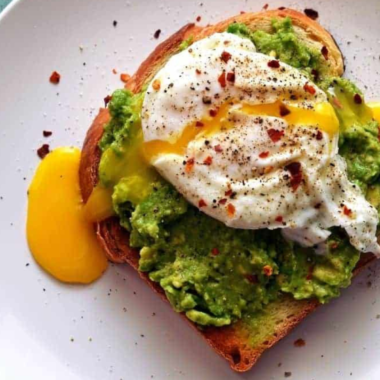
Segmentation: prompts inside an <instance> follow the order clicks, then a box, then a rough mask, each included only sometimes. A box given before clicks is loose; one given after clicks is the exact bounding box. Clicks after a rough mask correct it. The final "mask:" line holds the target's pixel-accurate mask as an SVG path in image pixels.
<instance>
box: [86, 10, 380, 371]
mask: <svg viewBox="0 0 380 380" xmlns="http://www.w3.org/2000/svg"><path fill="white" fill-rule="evenodd" d="M226 30H227V31H228V32H230V33H231V34H235V35H238V36H240V37H241V38H248V39H251V40H253V42H254V43H255V45H256V48H257V49H258V50H259V51H260V52H262V53H264V54H267V55H273V54H274V57H275V58H278V59H279V60H280V61H285V62H286V63H289V65H291V66H295V67H297V69H299V70H303V71H305V73H306V75H309V76H310V81H315V82H317V83H318V85H320V86H321V87H324V88H326V92H327V91H328V89H329V88H331V87H335V88H338V89H339V91H340V93H341V94H342V95H340V96H341V97H339V99H335V98H334V99H335V100H334V99H333V100H332V102H333V101H335V103H336V104H335V105H336V108H337V109H338V110H336V112H337V113H338V115H341V116H340V117H341V118H342V120H340V122H341V124H344V121H345V119H344V117H345V116H344V114H343V112H340V113H339V109H340V107H341V105H342V103H343V102H344V101H345V96H346V95H347V96H350V97H351V96H352V97H354V96H355V95H357V94H359V92H358V91H359V90H357V89H356V87H354V86H353V85H351V84H348V83H346V82H345V81H341V80H340V79H339V77H340V76H341V75H342V74H343V59H342V56H341V53H340V51H339V49H338V48H337V46H336V44H335V42H334V41H333V39H332V37H331V36H330V35H329V34H328V33H327V32H326V31H325V30H324V29H323V28H322V27H321V26H320V25H319V24H318V23H316V22H315V21H312V20H310V19H309V18H307V17H306V16H304V15H303V14H300V13H298V12H295V11H292V10H287V9H283V10H276V11H266V12H260V13H257V14H242V15H239V16H236V17H233V18H231V19H228V20H226V21H223V22H221V23H219V24H217V25H214V26H208V27H205V28H200V27H196V26H194V25H192V24H190V25H187V26H185V27H184V28H182V29H181V30H180V31H178V32H177V33H176V34H174V35H173V36H172V37H170V38H169V39H168V40H167V41H165V42H163V43H162V44H161V45H159V46H158V47H157V48H156V50H155V51H154V52H153V53H152V54H151V55H150V56H149V57H148V59H147V60H146V61H145V62H143V63H142V65H141V66H140V68H139V69H138V71H137V72H136V74H135V75H134V76H133V77H132V78H131V79H130V81H129V82H128V83H127V85H126V87H127V89H128V90H129V91H130V92H128V91H124V90H122V91H121V92H119V93H115V94H114V95H113V98H112V100H111V103H110V104H109V110H110V111H109V110H107V109H103V110H101V111H100V113H99V115H98V116H97V117H96V119H95V120H94V122H93V124H92V126H91V128H90V129H89V131H88V134H87V137H86V140H85V143H84V146H83V151H82V158H81V166H80V184H81V191H82V196H83V200H84V202H87V200H88V199H89V198H90V196H91V193H92V192H93V189H94V188H95V186H96V185H97V184H98V182H99V178H100V179H101V182H103V183H104V184H107V180H106V177H107V174H108V173H107V170H108V169H107V167H108V168H109V167H110V166H111V167H112V166H113V165H112V162H111V165H109V164H108V165H105V164H104V161H103V164H104V166H103V168H105V171H102V170H101V167H102V158H103V159H104V152H106V151H107V149H112V147H111V145H112V144H113V143H114V146H113V147H114V148H115V146H116V145H117V143H118V142H120V141H121V144H123V143H124V141H123V140H124V139H127V138H128V133H125V134H123V133H124V132H123V127H122V126H124V125H127V124H128V125H129V126H130V125H132V126H133V125H138V124H139V123H140V120H139V117H138V116H136V114H138V113H139V112H140V111H137V112H136V110H141V102H142V98H143V96H144V92H145V91H146V88H147V86H148V84H149V83H150V82H151V81H152V78H153V77H154V75H155V74H156V73H157V72H158V70H159V69H161V67H162V66H164V65H165V63H166V62H167V61H168V59H169V58H170V57H171V56H173V55H175V54H176V53H178V52H179V51H182V50H184V49H186V48H188V47H189V46H191V44H192V43H194V42H195V41H198V40H202V39H204V38H206V37H208V36H210V35H213V34H214V33H219V32H224V31H226ZM273 52H274V53H273ZM331 78H333V79H331ZM132 93H133V94H135V95H133V94H132ZM141 94H142V95H141ZM139 96H140V97H141V98H139ZM359 96H361V95H359ZM362 106H363V107H364V105H362ZM347 107H348V106H347ZM360 112H362V113H365V112H364V111H362V110H360ZM110 113H111V116H110ZM118 118H119V119H118ZM112 120H113V122H112ZM363 120H364V121H363V122H362V120H361V119H360V118H359V117H358V120H357V124H358V125H359V124H365V123H367V120H366V119H365V117H364V116H363ZM121 125H122V126H121ZM349 127H350V126H347V130H348V132H350V133H347V136H346V138H345V141H343V143H342V145H341V147H340V149H341V150H342V151H343V152H345V154H346V157H348V159H349V160H350V162H354V163H356V165H351V166H350V165H349V169H348V170H349V173H350V174H351V178H353V179H354V180H355V181H357V182H358V184H359V185H360V186H361V188H362V189H363V192H365V193H366V194H367V196H368V197H371V195H373V194H374V193H375V189H376V186H375V179H376V176H377V166H376V165H375V163H374V164H372V165H370V170H369V171H371V173H369V172H368V171H365V173H361V172H360V171H359V170H357V167H358V166H359V164H362V165H361V166H365V163H363V162H361V161H360V159H363V157H362V156H363V155H362V152H354V151H353V149H350V146H349V142H350V138H351V139H352V138H353V137H352V136H353V135H354V133H353V131H349ZM363 128H364V129H365V130H366V132H368V136H366V139H367V140H368V141H370V142H368V144H372V145H373V144H375V145H376V143H375V142H373V141H372V140H371V137H372V135H373V131H372V130H371V126H370V125H369V126H366V127H363ZM372 129H377V124H376V125H375V126H374V127H373V128H372ZM118 139H119V140H118ZM375 139H376V140H377V138H375ZM116 148H117V147H116ZM373 149H377V147H373ZM122 156H123V155H122V154H121V155H120V156H119V157H122ZM121 159H122V158H121ZM102 178H103V179H102ZM119 182H120V181H117V183H112V182H111V184H110V188H112V189H113V187H114V186H116V185H118V184H119ZM152 182H154V183H156V182H157V181H156V178H154V180H153V181H152ZM359 185H358V186H359ZM116 189H118V190H119V193H118V192H115V190H114V191H113V202H114V203H113V207H114V208H115V209H116V212H117V216H112V217H110V218H108V219H106V220H102V221H100V222H98V223H97V225H96V229H97V236H98V240H99V242H100V243H101V245H102V246H103V248H104V249H105V251H106V252H107V255H108V258H109V259H110V260H111V261H114V262H117V263H124V262H127V263H129V264H130V265H131V266H132V267H133V268H134V269H136V270H137V271H138V272H139V274H140V276H141V277H142V278H143V279H145V280H146V281H147V282H148V284H149V285H150V286H151V287H152V288H153V289H154V290H155V291H157V293H158V294H160V295H161V296H162V297H163V298H164V299H167V298H168V297H169V300H170V302H171V304H172V305H173V307H174V308H175V309H176V310H177V311H179V312H181V313H183V314H184V315H185V314H186V319H187V320H189V321H190V323H191V324H192V325H193V326H194V327H195V328H196V329H197V330H198V331H199V332H200V333H201V334H202V335H203V336H204V337H205V339H206V340H207V342H208V343H209V344H210V345H211V346H212V347H213V348H214V349H215V350H216V351H217V352H218V353H219V354H221V355H222V356H223V357H225V358H226V359H227V360H228V361H229V363H230V365H231V367H232V368H233V369H234V370H236V371H246V370H249V369H250V368H251V367H252V366H253V365H254V364H255V362H256V361H257V359H258V358H259V357H260V355H261V354H262V352H264V351H265V350H266V349H267V348H269V347H271V346H272V345H273V344H275V343H276V342H277V341H278V340H280V339H281V338H283V337H284V336H285V335H286V334H287V333H288V332H289V331H290V330H291V329H292V328H293V327H294V326H296V325H297V324H298V323H299V322H300V321H301V320H302V319H303V318H304V317H306V316H307V315H308V314H309V313H310V312H311V311H313V310H314V309H315V308H316V307H317V306H318V305H319V304H320V302H322V303H324V302H326V301H328V300H329V299H330V298H331V297H333V296H337V295H338V294H339V289H340V288H341V287H345V286H347V285H348V284H349V281H350V278H351V273H352V270H353V268H356V269H355V270H354V273H357V272H358V271H359V270H360V269H361V268H363V267H364V265H365V264H367V263H368V262H370V261H371V260H373V259H374V256H373V255H371V254H362V256H361V259H360V261H358V260H359V253H358V252H356V251H355V250H353V249H351V248H352V247H349V244H348V242H347V237H345V236H344V234H343V235H342V234H341V233H340V232H339V231H337V232H336V233H334V235H333V236H332V238H331V239H330V240H329V243H328V244H329V247H330V249H331V250H332V251H333V252H330V253H329V254H328V255H327V256H325V257H322V258H320V257H316V256H315V255H314V254H312V253H309V252H306V253H304V252H303V251H302V252H301V250H298V248H296V247H295V246H294V245H290V246H288V247H287V248H288V249H289V250H286V249H284V250H282V248H281V247H283V246H284V244H285V241H284V240H283V239H282V238H281V236H278V234H272V233H270V234H269V235H268V236H267V235H266V233H265V232H263V233H260V234H258V236H257V237H255V238H253V235H252V236H251V234H247V231H240V232H237V231H236V230H234V229H231V228H228V227H225V226H224V225H223V226H222V225H220V224H219V223H218V222H216V221H214V220H213V219H212V218H209V217H205V216H204V215H203V214H200V213H199V212H197V211H196V210H194V209H193V208H192V207H191V206H189V205H188V204H187V202H186V201H185V200H184V199H183V198H182V197H181V196H180V195H179V194H178V193H177V192H176V191H175V190H173V189H172V188H171V187H169V188H168V187H167V185H166V183H165V182H164V183H162V182H161V179H160V180H158V184H157V185H154V186H153V189H154V190H153V191H152V192H149V193H146V194H145V193H144V187H143V186H141V185H140V184H137V185H136V183H127V189H125V186H124V188H123V186H118V187H117V188H116ZM131 191H132V193H133V194H134V195H135V197H133V194H132V195H131V194H128V196H129V197H130V199H132V200H131V201H129V202H125V193H126V192H129V193H131ZM136 198H137V199H136ZM140 198H141V199H140ZM157 205H159V206H160V207H161V210H158V211H156V213H158V214H160V212H161V211H162V212H163V214H162V215H160V217H159V220H158V221H157V220H156V219H155V218H154V215H153V216H151V215H150V211H151V210H154V209H155V207H156V206H157ZM144 207H145V209H144ZM144 210H145V211H144ZM144 218H145V219H144ZM147 218H148V219H147ZM162 221H163V222H162ZM151 224H153V225H155V227H157V228H158V234H160V233H161V232H162V233H163V234H164V235H165V237H164V238H162V236H158V237H157V238H156V239H153V240H154V242H153V243H152V236H148V235H149V233H146V232H145V235H144V231H143V228H144V225H145V226H146V225H151ZM161 228H162V230H161ZM190 232H192V233H193V235H192V237H191V240H192V242H194V244H193V248H191V247H190V248H189V246H190V245H188V242H187V241H186V239H188V237H187V238H186V237H185V242H184V243H183V244H182V243H180V244H178V246H180V249H181V250H182V251H190V254H189V256H191V260H194V257H193V255H192V252H191V250H192V249H193V250H195V251H200V250H202V249H204V250H205V251H210V253H211V256H210V257H209V255H206V253H202V254H201V255H200V256H201V259H200V260H199V262H201V261H205V262H206V266H210V262H211V263H214V262H215V261H218V262H219V264H218V265H219V267H218V270H217V273H216V274H215V273H212V274H210V273H209V272H207V273H206V275H205V276H204V277H202V279H198V280H194V279H193V278H192V279H191V281H190V280H189V279H187V281H188V282H189V283H192V284H194V283H195V284H196V282H197V281H199V282H198V283H199V284H201V285H204V284H205V283H206V284H207V282H208V281H209V280H208V279H209V278H212V279H213V281H215V280H217V283H218V284H222V283H223V281H224V280H227V281H231V278H232V279H234V278H235V277H229V275H227V274H226V273H227V272H226V270H225V268H227V267H228V266H229V265H231V263H239V264H240V267H241V268H242V270H241V273H240V272H239V273H238V280H240V279H244V284H243V285H242V286H241V287H240V286H238V287H237V288H236V289H234V291H233V292H230V291H229V289H228V286H227V285H223V286H216V287H215V291H216V292H217V293H216V296H214V297H213V298H214V301H207V300H206V298H207V297H206V295H207V292H206V291H203V290H199V289H197V288H196V286H195V289H194V288H191V287H190V286H188V284H186V286H187V288H186V287H184V286H182V285H181V284H178V286H174V287H173V266H172V264H173V262H174V261H175V259H173V255H174V256H175V255H176V253H173V252H169V254H168V255H165V253H161V254H160V257H157V255H152V254H151V248H152V246H153V245H154V244H156V243H160V244H161V247H162V244H163V243H162V241H164V244H167V245H168V248H169V249H168V251H171V248H170V246H173V245H175V244H177V243H176V242H175V243H173V242H172V241H170V238H171V237H174V238H176V241H177V240H178V238H180V237H182V236H184V235H185V236H186V234H188V235H189V236H190V235H191V233H190ZM130 239H131V241H132V242H131V244H130ZM198 239H201V241H199V242H197V241H198ZM215 240H216V241H218V244H217V243H216V242H215ZM168 241H169V242H170V243H168ZM232 241H233V242H234V244H232V249H233V250H234V251H235V252H237V254H236V255H235V256H232V254H231V252H229V248H230V247H231V246H230V245H229V242H232ZM181 244H182V245H181ZM131 245H132V246H133V247H131ZM285 245H286V244H285ZM194 247H195V248H194ZM245 247H246V249H247V252H245V253H244V254H243V255H241V254H240V253H241V252H244V251H245ZM155 249H156V247H155ZM160 249H161V250H162V248H160ZM140 250H141V252H140ZM206 256H207V258H205V257H206ZM304 258H307V259H306V261H305V260H304ZM180 259H183V261H181V260H178V261H177V264H179V265H180V267H181V268H185V269H186V268H189V266H188V264H186V263H185V259H187V258H186V257H180ZM163 264H164V265H163ZM197 265H198V264H197ZM247 268H248V269H249V270H248V271H246V269H247ZM201 269H202V267H201V266H196V269H195V270H196V271H200V270H201ZM262 272H263V273H262ZM236 273H237V272H235V271H233V274H234V275H235V274H236ZM292 273H294V274H296V275H297V276H292ZM331 277H333V278H331ZM178 289H180V290H182V291H181V292H177V290H178ZM194 293H195V294H194ZM193 296H195V297H193ZM223 296H225V297H227V299H228V305H227V306H226V305H222V306H221V305H220V304H218V302H217V300H218V299H220V297H223ZM185 301H189V302H190V303H193V304H194V303H195V306H188V305H189V304H187V303H186V302H185ZM246 301H248V302H246Z"/></svg>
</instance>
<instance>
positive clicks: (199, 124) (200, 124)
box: [195, 121, 204, 128]
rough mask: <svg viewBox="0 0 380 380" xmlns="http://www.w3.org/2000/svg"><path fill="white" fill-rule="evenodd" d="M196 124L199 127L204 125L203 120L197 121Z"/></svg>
mask: <svg viewBox="0 0 380 380" xmlns="http://www.w3.org/2000/svg"><path fill="white" fill-rule="evenodd" d="M195 126H196V127H198V128H201V127H204V124H203V123H202V122H201V121H196V122H195Z"/></svg>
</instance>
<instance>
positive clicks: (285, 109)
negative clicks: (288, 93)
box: [280, 104, 291, 117]
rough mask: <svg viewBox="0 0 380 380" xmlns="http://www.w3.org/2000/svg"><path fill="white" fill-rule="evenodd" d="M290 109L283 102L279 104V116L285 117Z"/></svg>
mask: <svg viewBox="0 0 380 380" xmlns="http://www.w3.org/2000/svg"><path fill="white" fill-rule="evenodd" d="M290 113H291V112H290V109H289V108H288V107H287V106H286V105H285V104H280V116H281V117H285V116H288V115H289V114H290Z"/></svg>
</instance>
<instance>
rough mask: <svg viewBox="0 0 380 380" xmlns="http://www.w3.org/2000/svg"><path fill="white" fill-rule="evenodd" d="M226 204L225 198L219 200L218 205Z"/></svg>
mask: <svg viewBox="0 0 380 380" xmlns="http://www.w3.org/2000/svg"><path fill="white" fill-rule="evenodd" d="M226 203H227V198H222V199H220V200H219V204H221V205H225V204H226Z"/></svg>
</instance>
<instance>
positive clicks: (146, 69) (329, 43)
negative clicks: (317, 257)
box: [79, 9, 374, 372]
mask: <svg viewBox="0 0 380 380" xmlns="http://www.w3.org/2000/svg"><path fill="white" fill-rule="evenodd" d="M274 17H277V18H278V17H280V18H284V17H290V18H291V19H292V22H293V25H294V28H295V31H296V33H297V35H298V36H299V37H300V38H301V39H302V40H303V41H304V42H305V43H307V44H308V45H309V46H313V47H314V48H318V47H322V46H326V47H327V48H328V50H329V56H330V59H331V65H330V74H331V75H341V74H342V73H343V58H342V55H341V53H340V51H339V48H338V47H337V46H336V44H335V42H334V40H333V38H332V37H331V35H330V34H329V33H328V32H327V31H326V30H325V29H324V28H322V27H321V26H320V25H319V24H318V23H317V22H315V21H313V20H311V19H309V18H308V17H306V16H305V15H303V14H301V13H299V12H296V11H294V10H290V9H284V10H273V11H265V12H259V13H246V14H241V15H238V16H235V17H232V18H230V19H228V20H225V21H222V22H220V23H218V24H216V25H210V26H207V27H205V28H201V27H198V26H195V25H194V24H188V25H186V26H184V27H183V28H182V29H180V30H179V31H178V32H177V33H175V34H173V35H172V36H171V37H169V38H168V39H167V40H166V41H164V42H163V43H161V44H160V45H158V46H157V48H156V49H155V50H154V51H153V53H152V54H151V55H150V56H149V57H148V58H147V59H146V60H145V61H144V62H143V63H142V64H141V66H140V67H139V69H138V70H137V72H136V73H135V74H134V75H133V76H132V77H131V79H130V80H129V81H128V83H127V84H126V88H128V89H130V90H131V91H132V92H135V93H136V92H139V91H140V90H141V89H142V87H143V86H144V84H146V83H148V82H149V80H150V79H151V78H152V77H153V76H154V75H155V73H156V72H157V71H158V70H159V69H160V68H161V67H162V66H163V65H164V64H165V63H166V62H167V60H168V59H169V58H170V57H171V56H172V55H173V54H175V53H176V52H177V51H178V47H179V45H180V44H181V42H182V41H183V40H186V39H187V38H189V37H190V36H191V37H192V38H193V39H194V40H199V39H202V38H204V37H207V36H209V35H211V34H213V33H216V32H221V31H223V30H225V29H226V27H227V26H228V25H229V24H231V23H232V22H234V21H236V22H242V23H245V24H247V26H248V27H249V28H251V29H253V30H257V29H260V30H269V28H270V23H271V20H272V18H274ZM109 119H110V115H109V112H108V110H107V109H101V110H100V111H99V114H98V115H97V117H96V118H95V120H94V121H93V123H92V125H91V127H90V129H89V130H88V132H87V136H86V139H85V141H84V145H83V149H82V158H81V163H80V169H79V176H80V187H81V192H82V197H83V201H84V202H86V201H87V199H88V197H89V196H90V194H91V192H92V189H93V188H94V187H95V185H96V184H97V182H98V166H99V161H100V155H101V152H100V149H99V147H98V143H99V140H100V138H101V136H102V134H103V128H104V125H105V124H106V123H107V122H108V121H109ZM95 228H96V234H97V238H98V240H99V242H100V244H101V245H102V247H103V248H104V250H105V252H106V255H107V257H108V258H109V259H110V260H111V261H113V262H117V263H124V262H126V263H128V264H129V265H131V266H132V267H133V268H134V269H135V270H136V271H137V272H138V273H139V275H140V277H141V278H142V279H144V280H145V281H146V282H147V283H148V285H149V286H150V287H151V288H152V289H153V290H154V291H156V292H157V293H158V294H159V295H160V296H161V298H163V299H165V300H166V301H167V298H166V296H165V293H164V291H163V289H162V288H161V287H160V286H159V285H158V284H157V283H155V282H152V281H151V280H150V279H149V277H148V275H147V274H146V273H143V272H140V271H138V262H139V252H138V251H137V250H136V249H133V248H131V247H130V246H129V234H128V232H127V231H126V230H125V229H123V228H122V227H121V226H120V224H119V221H118V218H116V217H112V218H109V219H107V220H105V221H102V222H100V223H97V224H96V226H95ZM373 259H374V257H373V256H372V255H363V256H362V258H361V260H360V262H359V264H358V266H357V268H356V269H355V272H354V274H357V273H358V272H359V271H360V270H361V269H363V268H364V267H365V265H366V264H368V263H369V262H371V261H372V260H373ZM318 306H319V303H318V301H316V300H305V301H295V300H294V299H293V298H292V297H290V296H284V297H282V298H281V299H280V300H279V301H278V302H276V303H274V304H273V307H275V308H276V312H275V313H281V312H282V313H283V314H284V315H283V317H284V318H283V321H282V323H280V324H276V325H275V327H274V331H273V332H272V333H271V334H269V336H267V337H266V338H265V339H263V341H262V342H258V343H256V344H255V345H254V346H252V345H251V344H250V336H249V326H248V325H247V324H246V323H245V322H244V321H239V322H236V323H235V324H233V325H231V326H226V327H207V328H200V327H198V326H196V325H195V324H194V323H192V322H191V321H189V320H188V319H187V318H186V317H185V319H186V320H187V321H188V322H189V323H190V324H191V325H192V326H193V327H194V328H195V329H196V330H197V331H198V332H200V333H201V335H202V336H203V337H204V338H205V339H206V341H207V342H208V344H209V345H210V346H211V347H212V348H214V349H215V351H216V352H217V353H218V354H220V355H221V356H223V357H224V358H225V359H227V361H228V362H229V364H230V366H231V368H232V369H233V370H235V371H238V372H244V371H247V370H249V369H250V368H251V367H252V366H253V365H254V364H255V363H256V361H257V360H258V359H259V357H260V356H261V354H262V353H263V352H264V351H265V350H266V349H268V348H269V347H271V346H273V345H274V344H275V343H276V342H278V341H279V340H280V339H282V338H283V337H285V336H286V335H287V334H288V333H289V332H290V331H291V330H292V329H293V328H294V327H295V326H296V325H297V324H299V323H300V322H301V321H302V320H303V319H304V318H305V317H306V316H307V315H308V314H310V313H311V312H312V311H314V310H315V309H316V308H317V307H318Z"/></svg>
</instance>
